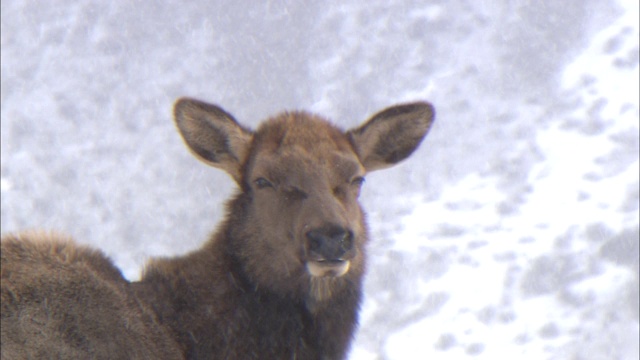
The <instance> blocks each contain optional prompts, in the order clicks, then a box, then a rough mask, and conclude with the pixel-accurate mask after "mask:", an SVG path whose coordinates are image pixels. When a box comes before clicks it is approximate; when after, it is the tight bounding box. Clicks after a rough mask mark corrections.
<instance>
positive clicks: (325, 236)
mask: <svg viewBox="0 0 640 360" xmlns="http://www.w3.org/2000/svg"><path fill="white" fill-rule="evenodd" d="M306 236H307V248H308V250H309V255H310V256H311V257H312V258H316V259H318V260H339V259H341V258H342V257H343V256H344V254H345V253H347V252H349V251H351V250H352V249H353V233H352V232H351V231H349V230H346V229H344V228H341V227H330V228H320V229H314V230H311V231H309V232H307V233H306Z"/></svg>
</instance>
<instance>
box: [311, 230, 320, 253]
mask: <svg viewBox="0 0 640 360" xmlns="http://www.w3.org/2000/svg"><path fill="white" fill-rule="evenodd" d="M307 239H308V243H309V250H311V251H314V252H317V251H318V250H320V248H321V247H322V242H323V235H322V234H321V233H320V232H318V231H315V230H311V231H309V232H307Z"/></svg>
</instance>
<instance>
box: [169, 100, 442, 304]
mask: <svg viewBox="0 0 640 360" xmlns="http://www.w3.org/2000/svg"><path fill="white" fill-rule="evenodd" d="M433 117H434V110H433V107H432V106H431V105H430V104H428V103H424V102H416V103H411V104H404V105H398V106H394V107H390V108H387V109H385V110H383V111H381V112H379V113H377V114H375V115H373V117H371V118H370V119H369V120H368V121H367V122H365V123H364V124H363V125H362V126H360V127H358V128H355V129H352V130H349V131H346V132H344V131H342V130H340V129H339V128H337V127H335V126H334V125H332V124H330V123H329V122H328V121H326V120H324V119H322V118H320V117H318V116H316V115H313V114H309V113H306V112H287V113H283V114H280V115H278V116H277V117H274V118H271V119H269V120H268V121H266V122H264V123H263V124H262V125H261V126H260V127H259V128H258V129H257V130H256V131H251V130H249V129H247V128H245V127H242V126H241V125H239V124H238V122H237V121H236V120H235V119H234V118H233V116H231V115H230V114H229V113H227V112H226V111H224V110H223V109H221V108H219V107H217V106H215V105H211V104H206V103H203V102H200V101H197V100H193V99H180V100H178V102H177V103H176V105H175V121H176V124H177V126H178V129H179V130H180V133H181V134H182V137H183V139H184V141H185V142H186V144H187V145H188V146H189V148H190V149H191V151H192V152H193V153H194V154H195V155H196V156H197V157H198V158H199V159H200V160H202V161H204V162H205V163H207V164H209V165H212V166H214V167H217V168H221V169H223V170H225V171H226V172H227V173H229V174H230V175H231V176H232V177H233V179H234V180H235V181H236V182H237V183H238V185H239V186H240V188H241V190H242V193H241V194H240V195H239V199H242V200H241V201H240V200H238V201H240V202H241V203H242V204H243V205H242V206H240V207H239V209H235V212H238V213H233V212H234V209H232V213H231V214H229V218H228V220H227V221H228V222H229V223H231V224H232V225H231V228H232V230H233V232H234V234H236V235H235V236H234V239H233V240H232V241H234V242H235V243H234V244H233V245H232V248H233V249H234V253H235V256H237V257H238V258H239V259H240V262H241V263H242V266H243V268H244V271H246V273H247V274H248V276H249V277H251V279H252V280H253V281H254V282H255V285H256V286H260V287H263V288H268V289H271V290H273V291H279V292H282V291H285V292H287V291H310V292H311V294H312V297H314V298H315V299H316V300H323V299H325V298H329V297H331V294H332V292H334V290H336V289H337V288H339V287H340V286H343V285H341V284H344V283H349V282H351V283H352V282H354V280H359V278H360V277H361V276H362V273H363V268H364V245H365V242H366V241H367V234H366V226H365V223H364V215H363V212H362V210H361V208H360V205H359V203H358V195H359V194H360V188H361V187H362V185H363V183H364V177H365V175H366V174H367V173H368V172H371V171H375V170H379V169H382V168H386V167H389V166H392V165H394V164H396V163H398V162H399V161H401V160H403V159H405V158H406V157H408V156H409V155H410V154H411V153H412V152H413V151H414V150H415V149H416V147H417V146H418V145H419V144H420V142H421V141H422V139H423V138H424V137H425V135H426V133H427V131H428V130H429V128H430V126H431V123H432V121H433Z"/></svg>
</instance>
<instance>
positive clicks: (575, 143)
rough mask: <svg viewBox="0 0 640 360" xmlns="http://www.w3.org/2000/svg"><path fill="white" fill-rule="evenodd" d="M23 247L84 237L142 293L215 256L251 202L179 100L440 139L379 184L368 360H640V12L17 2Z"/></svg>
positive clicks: (589, 4)
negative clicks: (184, 124) (176, 259)
mask: <svg viewBox="0 0 640 360" xmlns="http://www.w3.org/2000/svg"><path fill="white" fill-rule="evenodd" d="M1 6H2V8H1V11H2V29H1V31H2V32H1V46H2V49H1V50H2V67H1V71H2V72H1V75H2V89H1V90H2V94H1V100H2V129H1V130H2V131H1V136H2V149H1V150H2V154H1V160H2V163H1V172H2V178H1V183H0V185H1V191H2V210H1V211H2V213H1V215H2V216H1V225H2V232H3V233H4V232H10V231H17V230H22V229H29V228H45V229H56V230H60V231H64V232H66V233H69V234H71V235H73V236H74V237H75V238H77V239H78V241H81V242H84V243H90V244H93V245H95V246H97V247H100V248H101V249H103V250H104V251H105V252H106V253H107V254H109V255H110V256H111V257H112V258H113V259H114V261H115V262H116V263H117V264H118V266H120V267H121V268H122V269H123V272H124V273H125V275H126V276H127V277H128V278H130V279H135V278H137V277H138V274H139V271H140V268H141V266H142V264H143V263H144V261H145V260H146V259H147V258H148V257H150V256H170V255H176V254H182V253H186V252H188V251H190V250H193V249H195V248H197V247H198V246H199V245H200V244H201V243H202V242H203V241H204V240H205V239H206V237H207V234H208V233H209V232H210V231H211V230H212V229H213V228H214V226H215V224H216V223H217V222H218V221H219V220H220V217H221V215H222V213H221V211H222V203H223V201H224V199H226V198H227V197H228V196H229V195H230V194H231V192H232V190H233V184H232V181H231V180H230V179H229V178H227V176H226V175H225V174H224V173H222V172H220V171H217V170H215V169H211V168H207V167H206V166H204V165H202V164H200V163H199V162H197V160H195V159H193V158H192V156H191V155H190V154H189V153H188V151H187V150H186V148H185V147H184V146H183V145H182V144H181V142H180V138H179V136H178V134H177V132H176V131H175V129H174V127H173V124H172V122H171V105H172V103H173V101H174V100H175V99H176V98H177V97H179V96H185V95H188V96H194V97H198V98H201V99H203V100H207V101H211V102H216V103H218V104H220V105H222V106H223V107H225V108H226V109H227V110H228V111H230V112H231V113H233V114H234V115H236V117H237V118H238V119H240V120H241V121H243V122H245V123H247V124H251V125H255V124H257V123H258V122H259V121H260V120H262V119H263V118H265V117H266V116H268V115H271V114H274V113H276V112H278V111H281V110H283V109H291V108H304V109H309V110H312V111H316V112H319V113H322V114H324V115H327V116H329V117H331V118H333V119H334V120H335V122H336V123H338V124H340V125H341V126H343V127H345V128H348V127H351V126H354V125H356V124H358V123H360V122H361V121H363V120H364V119H365V118H366V117H367V116H368V115H370V114H371V113H373V112H374V111H376V110H379V109H381V108H383V107H386V106H388V105H392V104H394V103H397V102H401V101H407V100H412V99H428V100H430V101H432V102H433V103H434V104H435V105H436V109H437V123H436V125H435V126H434V128H433V130H432V132H431V134H430V135H429V137H428V138H427V140H426V141H425V143H424V144H423V146H422V147H421V148H420V150H419V151H418V152H417V153H416V154H415V155H414V156H413V157H412V158H411V159H409V160H408V161H406V162H405V163H403V164H402V165H400V166H398V167H396V168H393V169H390V170H387V171H384V172H380V173H373V174H371V175H370V176H369V177H368V179H367V184H366V186H365V189H364V194H363V203H364V205H365V208H366V209H367V210H368V213H369V222H370V225H371V227H372V234H373V236H374V241H373V242H372V246H371V249H370V255H371V262H370V268H369V273H368V276H367V282H366V290H367V293H366V301H365V304H364V306H363V311H362V314H361V327H360V331H359V333H358V335H357V339H356V343H355V345H354V347H353V350H352V354H351V358H352V359H435V358H437V359H464V358H473V359H502V358H504V359H589V360H590V359H625V360H626V359H638V358H639V357H640V355H639V350H638V347H639V342H638V337H639V335H640V331H639V310H638V307H639V300H638V299H639V290H638V289H639V285H638V282H639V275H638V273H639V260H638V258H639V255H638V254H639V237H640V235H639V230H638V228H639V224H640V220H639V216H640V215H639V202H640V199H639V194H640V190H639V186H640V184H639V175H638V173H639V171H640V169H639V151H640V139H639V138H640V136H639V131H640V129H639V128H640V126H639V105H638V98H639V86H640V85H639V80H638V79H639V73H638V63H639V55H638V51H639V50H638V49H639V30H638V12H639V9H638V3H637V2H636V1H633V0H624V1H623V0H620V1H596V0H588V1H563V2H560V1H553V0H547V1H539V2H513V1H506V0H504V1H474V2H462V1H452V2H446V1H427V2H418V1H409V0H405V1H396V2H390V1H386V0H374V1H367V2H363V1H355V0H351V1H331V2H307V3H303V2H287V1H272V2H264V3H258V2H255V1H248V0H246V1H236V2H233V3H232V4H231V2H228V3H227V4H224V3H222V2H209V1H192V2H188V3H187V2H180V1H165V2H162V3H160V2H132V1H93V2H80V1H57V2H56V3H55V6H54V5H48V4H47V5H45V4H43V3H42V2H36V1H3V2H2V3H1Z"/></svg>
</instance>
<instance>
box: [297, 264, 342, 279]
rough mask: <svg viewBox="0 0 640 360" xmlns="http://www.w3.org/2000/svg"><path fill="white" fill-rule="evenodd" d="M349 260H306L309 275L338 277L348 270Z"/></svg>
mask: <svg viewBox="0 0 640 360" xmlns="http://www.w3.org/2000/svg"><path fill="white" fill-rule="evenodd" d="M350 266H351V262H350V261H349V260H309V261H307V271H308V272H309V274H311V276H313V277H318V278H324V277H330V278H331V277H335V278H337V277H340V276H342V275H344V274H346V273H347V272H348V271H349V267H350Z"/></svg>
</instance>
